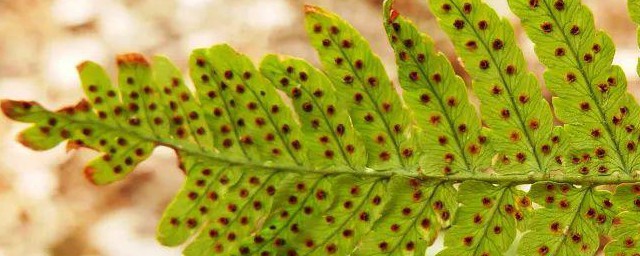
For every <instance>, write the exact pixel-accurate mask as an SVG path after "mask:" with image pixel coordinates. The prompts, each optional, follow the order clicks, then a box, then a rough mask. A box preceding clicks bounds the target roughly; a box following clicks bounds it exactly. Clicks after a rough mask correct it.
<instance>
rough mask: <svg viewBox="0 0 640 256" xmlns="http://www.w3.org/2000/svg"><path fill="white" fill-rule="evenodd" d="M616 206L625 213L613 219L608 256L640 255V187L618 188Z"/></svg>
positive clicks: (607, 249) (631, 185) (606, 248)
mask: <svg viewBox="0 0 640 256" xmlns="http://www.w3.org/2000/svg"><path fill="white" fill-rule="evenodd" d="M611 201H612V202H613V204H614V205H617V206H618V207H619V208H620V210H622V211H624V212H622V213H620V214H619V215H618V216H616V217H615V218H614V219H613V226H612V227H611V231H610V232H609V236H610V237H611V238H612V239H613V241H611V242H610V243H609V244H607V246H606V247H605V249H604V252H605V254H606V255H634V254H638V253H640V247H639V246H638V241H639V240H638V239H640V234H638V228H639V227H640V222H638V220H639V219H640V218H639V217H640V216H638V211H640V185H639V184H625V185H620V186H618V187H617V188H616V191H615V193H614V194H613V198H612V199H611Z"/></svg>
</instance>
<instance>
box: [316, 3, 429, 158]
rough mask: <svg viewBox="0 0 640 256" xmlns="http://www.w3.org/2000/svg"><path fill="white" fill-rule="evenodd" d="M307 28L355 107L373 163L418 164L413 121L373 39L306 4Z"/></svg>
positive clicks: (353, 113) (340, 93) (340, 92)
mask: <svg viewBox="0 0 640 256" xmlns="http://www.w3.org/2000/svg"><path fill="white" fill-rule="evenodd" d="M305 13H306V19H305V26H306V28H307V32H308V35H309V38H310V39H311V45H312V46H313V47H314V48H315V49H316V50H317V51H318V53H319V55H320V61H321V62H322V64H323V66H324V68H325V72H327V75H328V76H329V78H330V79H331V81H332V82H333V84H334V85H335V86H336V89H337V91H338V99H339V100H340V101H343V102H346V103H347V104H348V106H349V113H350V114H351V117H352V120H353V125H354V126H355V128H356V129H357V130H358V132H359V133H360V134H361V136H362V138H363V141H364V142H365V146H366V148H367V152H369V161H368V165H369V167H371V168H374V169H377V170H385V169H394V168H399V167H404V168H405V169H411V168H414V167H415V165H416V159H417V158H416V154H415V153H414V152H418V151H417V148H416V143H415V138H414V136H413V129H412V120H411V118H410V116H409V115H408V114H407V111H405V110H406V109H405V107H404V106H403V103H402V102H401V101H400V97H399V96H398V94H397V93H396V92H395V89H394V87H393V86H392V84H391V81H389V78H388V77H387V74H386V73H385V70H384V67H383V66H382V63H381V61H380V59H379V58H378V57H377V56H375V55H374V54H373V53H372V52H371V49H370V47H369V44H368V43H367V41H366V40H365V39H364V38H362V36H361V35H360V34H359V33H358V32H357V31H356V30H355V29H354V28H353V27H351V25H349V24H348V23H347V22H345V21H344V20H342V19H341V18H340V17H338V16H337V15H335V14H333V13H329V12H327V11H325V10H323V9H321V8H319V7H315V6H306V7H305Z"/></svg>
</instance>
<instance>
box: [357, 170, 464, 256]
mask: <svg viewBox="0 0 640 256" xmlns="http://www.w3.org/2000/svg"><path fill="white" fill-rule="evenodd" d="M387 191H389V196H390V198H391V201H390V202H389V203H387V206H386V207H385V210H384V212H382V215H383V217H382V218H381V219H380V220H379V221H378V222H377V223H376V224H375V227H374V229H373V230H372V232H371V233H370V234H369V235H368V236H367V237H366V238H365V239H364V240H363V241H362V245H361V246H360V249H359V250H358V251H357V252H356V255H378V254H386V255H412V254H417V253H422V252H424V251H425V250H426V248H427V247H428V246H430V245H431V244H432V243H433V242H434V240H435V239H436V238H437V237H438V232H439V231H440V230H441V229H443V228H444V227H447V226H449V224H450V223H451V220H452V218H453V216H454V213H455V212H456V209H457V203H456V202H455V200H454V199H455V198H454V195H455V189H454V188H453V186H452V184H451V183H447V182H425V183H421V182H419V181H418V180H415V179H407V178H400V177H398V178H392V179H391V180H390V181H389V186H388V188H387Z"/></svg>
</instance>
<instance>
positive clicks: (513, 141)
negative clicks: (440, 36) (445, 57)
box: [429, 0, 563, 173]
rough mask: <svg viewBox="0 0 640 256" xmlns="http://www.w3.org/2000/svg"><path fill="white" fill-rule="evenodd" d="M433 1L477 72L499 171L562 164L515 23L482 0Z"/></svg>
mask: <svg viewBox="0 0 640 256" xmlns="http://www.w3.org/2000/svg"><path fill="white" fill-rule="evenodd" d="M429 6H430V7H431V10H432V12H433V14H434V15H435V16H436V17H437V18H438V22H439V23H440V26H441V27H442V29H443V30H444V31H445V32H446V33H447V35H449V37H450V38H451V40H452V41H453V42H454V46H455V48H456V52H458V54H459V55H460V57H461V59H462V60H463V62H464V63H465V68H466V69H467V71H469V73H470V74H471V75H472V77H473V90H474V92H475V93H476V94H477V95H478V98H479V99H480V103H481V105H480V110H481V112H482V116H483V118H484V120H485V122H486V124H487V126H489V128H490V129H491V130H490V131H491V132H490V134H489V137H490V139H491V140H492V141H493V145H494V148H495V149H496V151H497V152H498V153H500V154H501V157H500V159H499V164H498V165H497V166H496V167H497V171H499V172H507V173H525V172H530V171H537V172H548V171H551V170H554V169H557V168H558V163H557V162H560V159H559V158H558V150H559V148H560V145H559V144H560V141H561V140H563V139H562V138H560V136H558V134H557V133H559V131H558V128H556V129H554V127H553V116H552V114H551V109H550V108H549V104H548V103H547V102H546V101H545V100H544V98H542V94H541V91H540V87H539V85H538V83H537V81H536V79H535V77H534V76H533V74H531V73H530V72H529V71H528V70H527V64H526V62H525V60H524V56H523V54H522V51H521V50H520V48H518V46H517V45H516V41H515V37H514V35H513V28H512V27H511V25H510V24H509V23H508V22H507V21H506V20H503V19H501V18H499V17H498V16H497V14H496V13H495V11H494V10H493V9H491V8H490V7H489V6H488V5H486V4H485V3H482V2H481V1H479V0H473V1H465V0H434V1H429Z"/></svg>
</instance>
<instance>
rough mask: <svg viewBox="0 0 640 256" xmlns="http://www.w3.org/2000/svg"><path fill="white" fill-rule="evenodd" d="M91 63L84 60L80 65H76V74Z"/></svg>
mask: <svg viewBox="0 0 640 256" xmlns="http://www.w3.org/2000/svg"><path fill="white" fill-rule="evenodd" d="M90 63H91V61H88V60H85V61H83V62H82V63H80V64H78V65H77V66H76V69H77V70H78V73H82V70H84V68H86V67H87V65H89V64H90Z"/></svg>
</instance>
